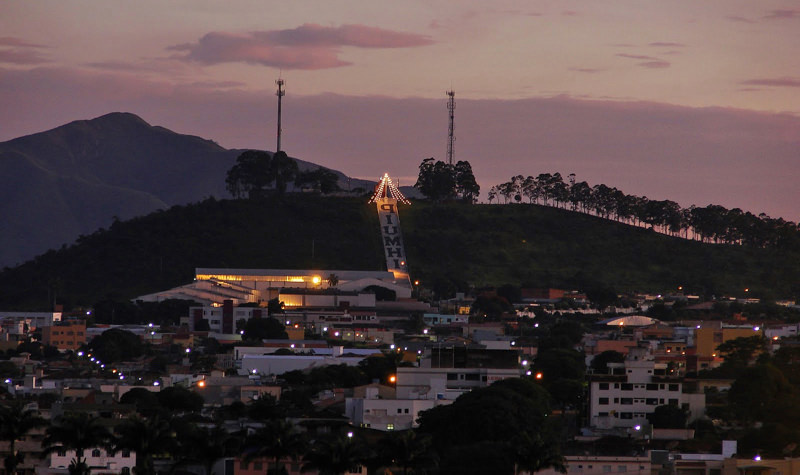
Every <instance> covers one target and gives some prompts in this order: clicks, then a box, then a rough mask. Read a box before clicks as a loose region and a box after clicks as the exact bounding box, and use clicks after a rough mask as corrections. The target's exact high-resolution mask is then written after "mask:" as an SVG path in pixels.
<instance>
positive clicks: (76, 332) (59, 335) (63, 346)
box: [42, 320, 86, 351]
mask: <svg viewBox="0 0 800 475" xmlns="http://www.w3.org/2000/svg"><path fill="white" fill-rule="evenodd" d="M42 343H44V344H45V345H50V346H54V347H56V348H58V349H59V350H72V351H77V349H78V348H80V347H81V346H82V345H83V344H84V343H86V322H85V321H83V320H65V321H63V322H60V323H57V324H55V325H51V326H47V327H44V328H42Z"/></svg>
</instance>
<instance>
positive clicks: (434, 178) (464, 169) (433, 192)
mask: <svg viewBox="0 0 800 475" xmlns="http://www.w3.org/2000/svg"><path fill="white" fill-rule="evenodd" d="M414 187H416V188H417V189H418V190H419V191H420V192H422V194H423V195H425V196H426V197H428V199H430V200H432V201H447V200H454V199H458V200H461V201H464V202H466V203H474V202H476V201H477V200H478V195H479V194H480V191H481V187H480V186H479V185H478V183H477V182H476V181H475V175H474V174H473V173H472V166H471V165H470V164H469V162H466V161H459V162H457V163H456V164H455V165H450V164H448V163H445V162H443V161H441V160H438V161H437V160H435V159H434V158H426V159H425V160H423V161H422V163H420V165H419V176H418V177H417V183H416V184H414Z"/></svg>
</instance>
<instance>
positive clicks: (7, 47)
mask: <svg viewBox="0 0 800 475" xmlns="http://www.w3.org/2000/svg"><path fill="white" fill-rule="evenodd" d="M42 48H47V46H45V45H40V44H35V43H29V42H27V41H25V40H23V39H22V38H17V37H15V36H3V37H0V63H9V64H28V65H30V64H42V63H46V62H48V61H50V60H49V59H48V58H47V57H46V56H45V55H43V54H41V53H40V52H39V51H37V50H39V49H42Z"/></svg>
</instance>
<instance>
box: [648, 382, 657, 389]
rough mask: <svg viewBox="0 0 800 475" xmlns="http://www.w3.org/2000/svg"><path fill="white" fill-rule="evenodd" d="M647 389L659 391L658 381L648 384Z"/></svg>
mask: <svg viewBox="0 0 800 475" xmlns="http://www.w3.org/2000/svg"><path fill="white" fill-rule="evenodd" d="M647 390H648V391H658V384H656V383H650V384H648V385H647Z"/></svg>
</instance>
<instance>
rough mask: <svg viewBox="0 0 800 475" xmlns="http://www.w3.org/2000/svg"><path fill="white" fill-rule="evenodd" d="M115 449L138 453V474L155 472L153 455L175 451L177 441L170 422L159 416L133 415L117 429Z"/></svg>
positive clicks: (114, 442) (135, 469) (136, 468)
mask: <svg viewBox="0 0 800 475" xmlns="http://www.w3.org/2000/svg"><path fill="white" fill-rule="evenodd" d="M116 433H117V435H116V437H114V441H113V449H112V450H113V451H114V452H118V451H120V450H131V451H133V452H135V453H136V467H135V468H134V472H135V473H136V474H137V475H144V474H152V473H155V469H154V467H153V456H154V455H161V454H168V453H171V452H173V451H174V449H175V447H176V445H177V442H176V439H175V433H174V432H173V430H172V427H171V426H170V424H169V422H168V421H166V420H164V419H162V418H161V417H159V416H153V417H151V418H149V419H145V418H142V417H140V416H138V415H137V416H133V417H131V418H130V419H128V420H127V421H125V422H123V423H122V424H120V425H119V426H118V427H117V429H116Z"/></svg>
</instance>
